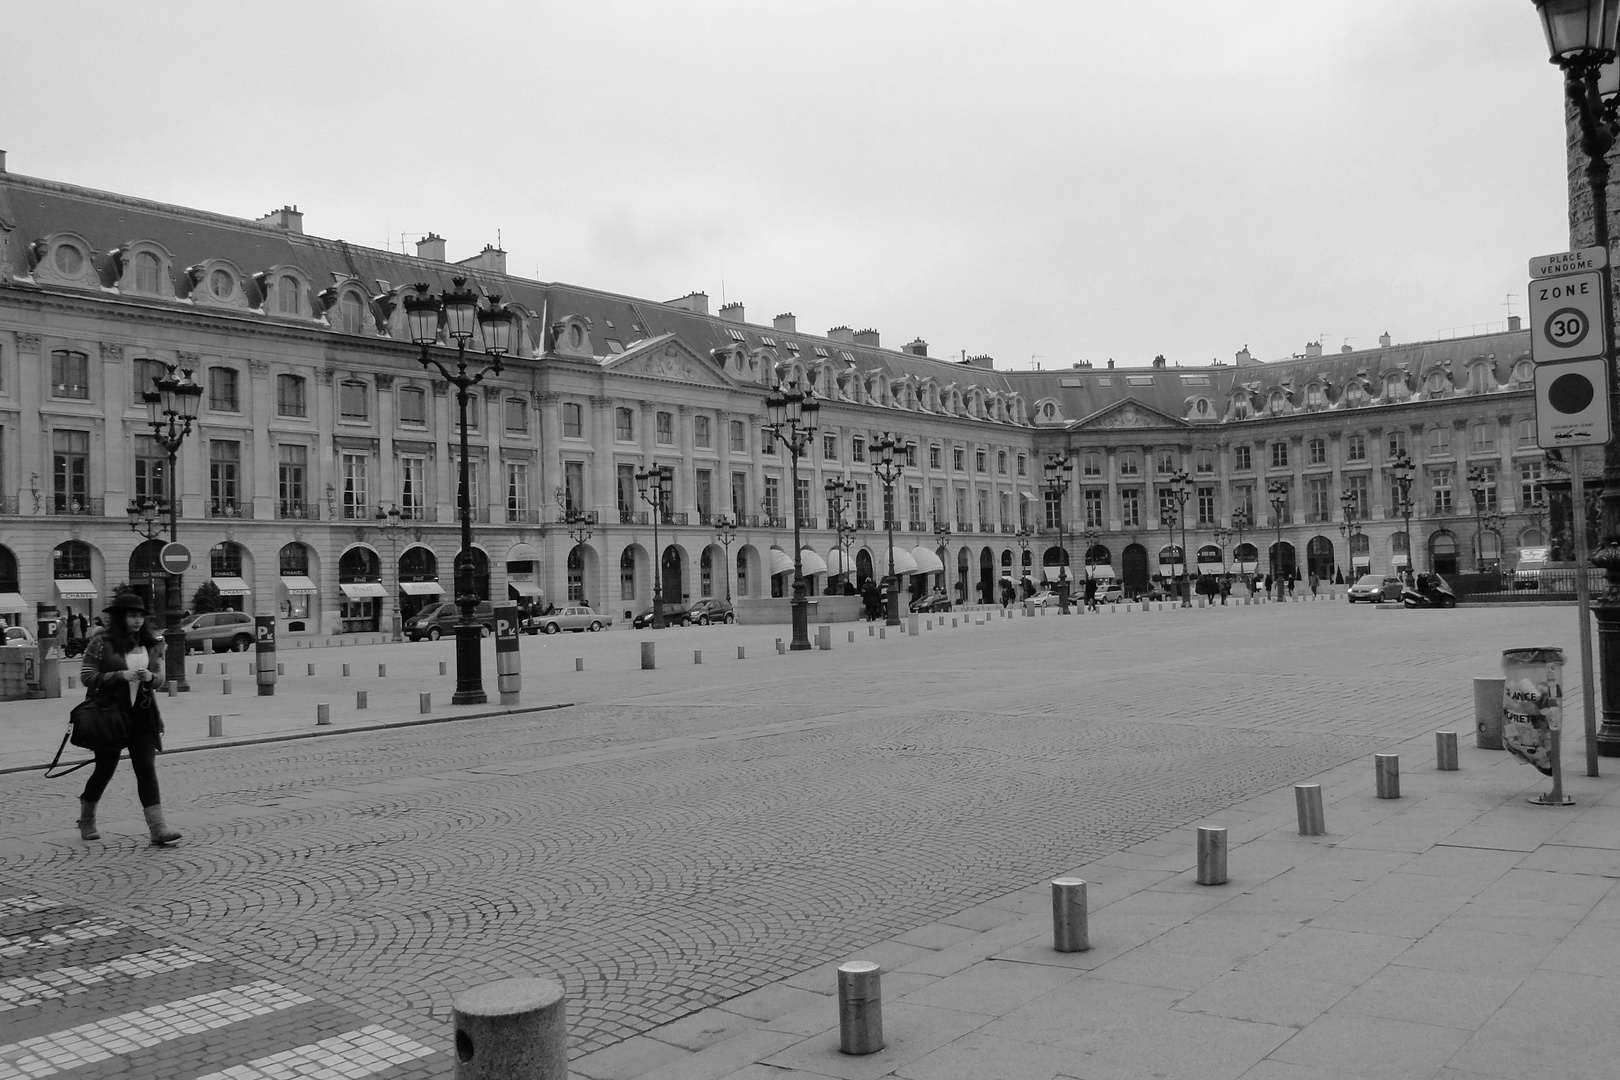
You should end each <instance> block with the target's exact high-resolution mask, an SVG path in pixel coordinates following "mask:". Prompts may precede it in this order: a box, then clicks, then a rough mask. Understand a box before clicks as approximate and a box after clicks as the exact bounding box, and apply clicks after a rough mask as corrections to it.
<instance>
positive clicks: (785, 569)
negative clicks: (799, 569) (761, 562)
mask: <svg viewBox="0 0 1620 1080" xmlns="http://www.w3.org/2000/svg"><path fill="white" fill-rule="evenodd" d="M766 557H767V558H769V559H770V561H771V577H775V576H776V575H777V574H791V573H793V559H792V557H791V556H790V555H788V553H787V552H785V551H783V550H782V549H781V548H774V547H773V548H771V550H770V552H769V553H768V554H767V556H766Z"/></svg>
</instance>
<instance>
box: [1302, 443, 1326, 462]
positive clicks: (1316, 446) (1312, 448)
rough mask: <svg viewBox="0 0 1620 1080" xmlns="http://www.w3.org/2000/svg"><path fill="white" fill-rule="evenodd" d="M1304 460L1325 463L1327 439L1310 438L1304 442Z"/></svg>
mask: <svg viewBox="0 0 1620 1080" xmlns="http://www.w3.org/2000/svg"><path fill="white" fill-rule="evenodd" d="M1305 460H1306V461H1308V462H1309V463H1310V464H1312V465H1326V464H1327V440H1326V439H1312V440H1311V441H1310V442H1309V443H1307V444H1306V449H1305Z"/></svg>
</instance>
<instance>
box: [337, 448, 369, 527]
mask: <svg viewBox="0 0 1620 1080" xmlns="http://www.w3.org/2000/svg"><path fill="white" fill-rule="evenodd" d="M341 464H342V468H343V510H342V513H343V517H344V518H345V519H347V520H361V521H365V520H369V519H370V517H371V499H370V496H369V495H368V493H367V490H366V464H367V463H366V455H364V454H347V453H346V454H344V455H343V460H342V462H341Z"/></svg>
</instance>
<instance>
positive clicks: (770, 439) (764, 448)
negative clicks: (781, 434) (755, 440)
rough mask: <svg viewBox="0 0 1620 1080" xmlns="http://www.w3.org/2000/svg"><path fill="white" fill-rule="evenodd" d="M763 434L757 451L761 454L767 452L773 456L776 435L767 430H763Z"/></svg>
mask: <svg viewBox="0 0 1620 1080" xmlns="http://www.w3.org/2000/svg"><path fill="white" fill-rule="evenodd" d="M764 436H765V437H764V440H763V441H762V442H761V443H760V444H759V452H760V453H762V454H769V455H771V456H772V457H775V456H776V436H775V435H772V434H771V433H770V432H768V431H767V432H764Z"/></svg>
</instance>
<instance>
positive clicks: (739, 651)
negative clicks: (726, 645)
mask: <svg viewBox="0 0 1620 1080" xmlns="http://www.w3.org/2000/svg"><path fill="white" fill-rule="evenodd" d="M742 658H743V647H742V646H741V645H739V646H737V659H739V660H741V659H742Z"/></svg>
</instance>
